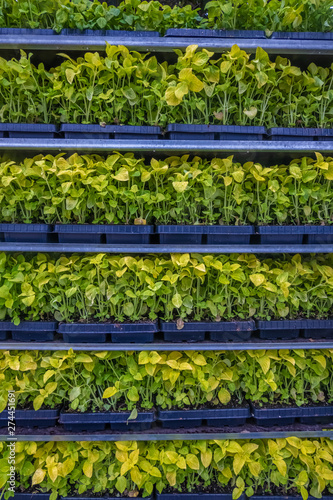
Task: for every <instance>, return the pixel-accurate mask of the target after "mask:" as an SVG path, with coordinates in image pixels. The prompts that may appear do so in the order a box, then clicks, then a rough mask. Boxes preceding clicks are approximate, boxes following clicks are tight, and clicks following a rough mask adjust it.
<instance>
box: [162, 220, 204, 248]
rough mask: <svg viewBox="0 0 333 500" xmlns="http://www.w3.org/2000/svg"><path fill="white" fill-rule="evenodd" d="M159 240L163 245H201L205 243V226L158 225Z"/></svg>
mask: <svg viewBox="0 0 333 500" xmlns="http://www.w3.org/2000/svg"><path fill="white" fill-rule="evenodd" d="M156 232H157V234H159V241H160V244H162V245H182V244H184V245H201V244H202V243H203V235H204V232H205V227H204V226H193V225H189V226H185V225H179V226H167V225H160V226H156Z"/></svg>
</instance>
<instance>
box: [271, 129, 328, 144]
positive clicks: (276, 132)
mask: <svg viewBox="0 0 333 500" xmlns="http://www.w3.org/2000/svg"><path fill="white" fill-rule="evenodd" d="M324 130H326V129H322V128H297V127H273V128H271V129H268V131H267V135H268V138H269V139H271V140H272V141H310V140H314V141H316V140H322V136H326V134H327V132H324ZM331 140H332V138H331Z"/></svg>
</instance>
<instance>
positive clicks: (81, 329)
mask: <svg viewBox="0 0 333 500" xmlns="http://www.w3.org/2000/svg"><path fill="white" fill-rule="evenodd" d="M157 331H158V328H157V322H151V323H150V322H148V323H60V324H59V327H58V333H61V334H62V336H63V339H64V341H65V342H69V343H76V342H80V343H81V342H98V343H99V342H106V341H107V340H108V336H109V335H111V340H112V342H117V343H118V342H136V343H141V342H143V343H146V342H153V341H154V335H155V333H156V332H157Z"/></svg>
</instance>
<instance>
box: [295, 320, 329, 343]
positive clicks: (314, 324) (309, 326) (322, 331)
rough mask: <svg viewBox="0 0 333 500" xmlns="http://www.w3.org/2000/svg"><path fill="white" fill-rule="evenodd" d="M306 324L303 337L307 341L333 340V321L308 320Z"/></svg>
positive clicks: (305, 321)
mask: <svg viewBox="0 0 333 500" xmlns="http://www.w3.org/2000/svg"><path fill="white" fill-rule="evenodd" d="M302 321H303V322H304V327H303V336H304V337H305V338H306V339H331V338H333V320H331V319H308V320H302Z"/></svg>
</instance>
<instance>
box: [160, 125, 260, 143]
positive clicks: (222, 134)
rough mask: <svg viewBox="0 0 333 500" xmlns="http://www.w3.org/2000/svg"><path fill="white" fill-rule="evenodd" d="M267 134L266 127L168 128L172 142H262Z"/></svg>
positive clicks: (168, 134)
mask: <svg viewBox="0 0 333 500" xmlns="http://www.w3.org/2000/svg"><path fill="white" fill-rule="evenodd" d="M265 134H266V128H265V127H257V126H248V125H244V126H242V125H187V124H183V123H171V124H169V125H168V126H167V128H166V137H167V139H170V140H188V141H198V140H199V141H213V140H219V141H222V140H244V141H246V140H253V141H260V140H262V139H264V136H265Z"/></svg>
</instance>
